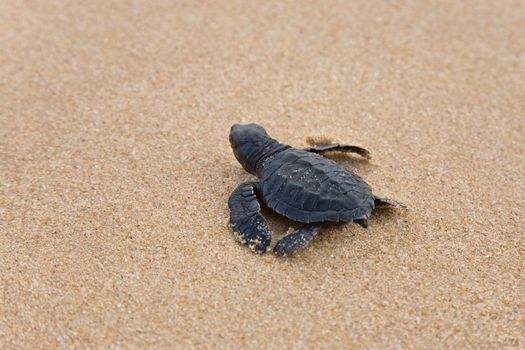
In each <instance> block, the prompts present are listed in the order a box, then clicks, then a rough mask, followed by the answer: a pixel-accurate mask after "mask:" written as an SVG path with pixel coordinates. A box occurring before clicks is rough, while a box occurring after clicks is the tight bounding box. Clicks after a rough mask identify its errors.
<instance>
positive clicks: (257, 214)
mask: <svg viewBox="0 0 525 350" xmlns="http://www.w3.org/2000/svg"><path fill="white" fill-rule="evenodd" d="M256 185H257V183H256V182H244V183H242V184H240V185H239V186H237V188H236V189H235V191H233V193H232V194H231V196H230V199H229V200H228V207H229V208H230V225H231V227H232V229H233V232H235V233H236V234H237V235H238V238H239V240H240V241H241V243H243V244H246V245H248V246H249V247H250V248H251V249H253V250H254V251H255V252H256V253H257V254H262V253H264V252H266V248H268V245H269V244H270V242H271V240H272V238H271V237H272V235H271V231H270V228H269V227H268V223H267V222H266V220H265V219H264V217H263V216H262V215H261V206H260V204H259V202H258V201H257V197H256V196H255V187H256Z"/></svg>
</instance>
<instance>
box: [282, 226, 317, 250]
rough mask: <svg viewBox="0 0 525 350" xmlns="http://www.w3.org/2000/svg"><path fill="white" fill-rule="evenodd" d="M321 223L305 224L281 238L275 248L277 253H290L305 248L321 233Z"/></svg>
mask: <svg viewBox="0 0 525 350" xmlns="http://www.w3.org/2000/svg"><path fill="white" fill-rule="evenodd" d="M320 229H321V225H319V224H313V225H306V226H303V227H301V228H299V229H297V230H295V231H293V232H292V233H290V234H288V235H286V236H284V237H283V238H281V240H280V241H279V242H277V244H276V245H275V247H274V248H273V251H274V252H275V253H277V254H290V253H293V252H295V251H296V250H299V249H301V248H304V247H306V246H307V245H308V243H310V241H311V240H312V239H313V238H314V237H315V236H316V235H317V233H319V230H320Z"/></svg>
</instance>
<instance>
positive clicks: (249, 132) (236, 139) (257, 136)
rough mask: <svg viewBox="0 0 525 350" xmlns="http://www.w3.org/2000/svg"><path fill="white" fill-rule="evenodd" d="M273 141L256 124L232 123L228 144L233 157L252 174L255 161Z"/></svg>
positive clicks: (260, 157) (262, 155) (261, 156)
mask: <svg viewBox="0 0 525 350" xmlns="http://www.w3.org/2000/svg"><path fill="white" fill-rule="evenodd" d="M275 143H277V141H275V140H274V139H272V138H271V137H270V135H268V134H267V133H266V130H264V128H263V127H262V126H260V125H257V124H244V125H242V124H234V125H233V126H232V127H231V130H230V144H231V146H232V149H233V154H235V158H237V160H238V161H239V163H241V165H242V166H243V168H244V169H245V170H246V171H248V172H249V173H251V174H254V175H255V168H256V166H257V163H258V162H259V161H260V160H261V159H262V158H263V157H264V156H265V155H266V154H267V152H268V150H269V149H270V148H272V146H273V145H274V144H275ZM277 144H278V143H277Z"/></svg>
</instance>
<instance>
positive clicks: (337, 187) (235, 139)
mask: <svg viewBox="0 0 525 350" xmlns="http://www.w3.org/2000/svg"><path fill="white" fill-rule="evenodd" d="M230 144H231V146H232V148H233V153H234V154H235V157H236V158H237V160H238V161H239V162H240V163H241V164H242V166H243V167H244V169H245V170H246V171H248V172H249V173H250V174H253V175H256V176H257V177H258V178H259V181H253V182H244V183H242V184H240V185H239V186H238V187H237V188H236V189H235V191H233V193H232V194H231V196H230V199H229V201H228V206H229V208H230V224H231V226H232V228H233V231H234V232H235V233H236V234H238V236H239V239H240V240H241V241H242V243H244V244H247V245H249V246H250V247H251V248H252V249H254V250H255V252H257V253H259V254H260V253H264V252H265V251H266V249H267V248H268V245H269V244H270V241H271V231H270V229H269V227H268V223H267V222H266V220H265V219H264V217H263V216H262V215H261V206H260V205H259V202H258V201H257V197H259V198H260V199H261V200H262V201H263V202H264V203H265V204H266V205H267V206H268V207H269V208H271V209H273V210H274V211H276V212H277V213H279V214H281V215H283V216H285V217H287V218H289V219H291V220H294V221H297V222H301V223H304V225H303V226H302V227H301V228H299V229H297V230H295V231H294V232H292V233H290V234H288V235H286V236H285V237H283V238H282V239H281V240H280V241H279V242H278V243H277V245H276V246H275V248H274V252H276V253H283V254H285V253H292V252H294V251H296V250H298V249H300V248H303V247H305V246H306V245H307V244H308V243H309V242H310V241H311V240H312V239H313V238H314V237H315V236H316V235H317V233H318V232H319V230H320V229H321V227H322V225H323V224H324V223H328V222H340V223H341V222H342V223H344V222H355V223H358V224H359V225H361V226H363V227H365V228H366V227H367V226H368V218H369V217H370V214H371V213H372V210H373V209H374V208H375V207H376V206H382V205H387V206H393V207H401V208H402V207H404V206H403V205H402V204H400V203H398V202H396V201H393V200H390V199H386V198H381V197H378V196H375V195H374V194H373V193H372V191H371V190H370V187H369V186H368V184H367V183H366V182H365V181H364V180H363V179H361V178H360V177H359V176H357V175H356V174H354V173H353V172H351V171H349V170H347V169H345V168H343V167H341V166H340V165H338V164H337V163H336V162H334V161H332V160H330V159H327V158H325V157H323V156H321V155H319V154H318V153H323V152H326V151H343V152H352V153H356V154H359V155H361V156H363V157H365V158H369V152H368V151H367V150H366V149H364V148H361V147H357V146H350V145H339V144H331V145H318V146H314V147H308V148H303V149H297V148H293V147H290V146H287V145H283V144H281V143H279V142H278V141H276V140H274V139H272V138H271V137H270V136H269V135H268V134H267V133H266V131H265V130H264V128H263V127H261V126H259V125H257V124H247V125H239V124H235V125H233V126H232V128H231V131H230Z"/></svg>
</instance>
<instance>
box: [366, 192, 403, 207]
mask: <svg viewBox="0 0 525 350" xmlns="http://www.w3.org/2000/svg"><path fill="white" fill-rule="evenodd" d="M374 205H375V206H376V207H386V208H388V207H390V208H397V209H406V208H407V206H406V205H404V204H403V203H399V202H398V201H395V200H393V199H390V198H383V197H378V196H375V195H374Z"/></svg>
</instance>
